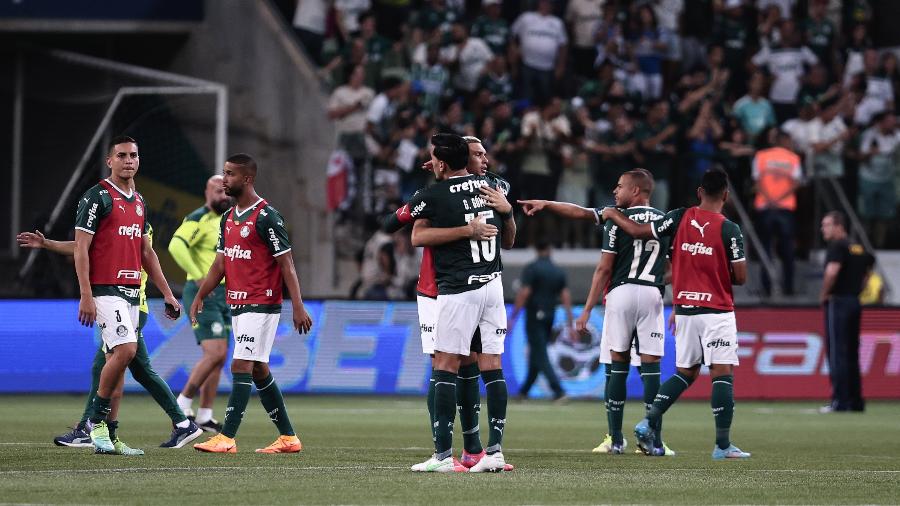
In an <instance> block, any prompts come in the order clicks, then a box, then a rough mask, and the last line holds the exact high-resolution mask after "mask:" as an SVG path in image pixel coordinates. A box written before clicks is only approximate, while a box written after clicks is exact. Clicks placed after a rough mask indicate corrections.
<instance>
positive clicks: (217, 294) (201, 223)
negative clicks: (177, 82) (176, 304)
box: [169, 175, 231, 433]
mask: <svg viewBox="0 0 900 506" xmlns="http://www.w3.org/2000/svg"><path fill="white" fill-rule="evenodd" d="M204 196H205V197H206V203H205V204H204V205H203V207H201V208H199V209H197V210H195V211H194V212H192V213H191V214H189V215H187V216H186V217H185V218H184V221H183V222H182V223H181V226H180V227H178V230H176V231H175V234H174V235H173V236H172V240H171V241H170V242H169V253H171V254H172V258H174V259H175V262H176V263H177V264H178V266H179V267H181V268H182V269H184V271H185V272H186V273H187V282H185V284H184V307H191V304H193V302H194V298H195V297H196V296H197V289H198V287H199V286H200V284H201V283H203V278H204V277H205V276H206V273H207V272H209V268H210V266H211V265H212V263H213V261H214V260H215V259H216V243H217V242H218V241H219V224H220V223H221V221H222V214H223V213H225V211H227V210H228V209H229V208H230V207H231V199H230V198H228V196H227V195H225V188H224V187H223V186H222V176H221V175H215V176H212V177H211V178H209V180H208V181H207V182H206V191H205V192H204ZM230 332H231V310H230V309H229V308H228V304H227V303H226V302H225V282H224V280H223V281H222V283H219V286H217V287H216V288H215V289H214V290H213V291H212V293H210V294H209V296H207V297H206V300H204V301H203V312H202V313H200V314H199V315H198V316H197V325H196V326H194V336H195V337H196V338H197V344H199V345H200V348H201V349H202V350H203V356H202V357H201V358H200V360H199V361H198V362H197V363H196V364H194V367H193V369H191V375H190V377H188V380H187V383H185V385H184V388H183V389H182V390H181V394H179V395H178V406H179V407H180V408H181V409H182V411H184V412H185V414H187V415H188V418H193V419H194V422H196V423H197V425H198V426H199V427H200V428H201V429H203V430H204V431H206V432H213V433H215V432H219V431H220V430H222V425H221V424H220V423H219V422H218V421H217V420H216V419H214V418H213V403H214V402H215V400H216V393H217V392H218V387H219V375H220V374H221V373H222V366H224V365H225V359H226V358H227V355H228V337H229V336H230ZM198 390H199V391H200V408H199V409H198V410H197V416H196V418H194V417H193V414H194V412H193V409H192V404H193V398H194V395H195V394H196V393H197V391H198Z"/></svg>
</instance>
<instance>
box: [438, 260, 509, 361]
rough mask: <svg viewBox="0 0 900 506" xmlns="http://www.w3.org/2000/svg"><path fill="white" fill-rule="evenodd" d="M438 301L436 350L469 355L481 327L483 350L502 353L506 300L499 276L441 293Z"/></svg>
mask: <svg viewBox="0 0 900 506" xmlns="http://www.w3.org/2000/svg"><path fill="white" fill-rule="evenodd" d="M437 302H438V323H437V328H436V329H435V330H436V334H435V338H434V349H435V351H442V352H444V353H454V354H457V355H466V356H468V355H469V353H471V346H472V336H473V335H474V334H475V329H481V352H482V353H488V354H492V355H500V354H501V353H503V341H504V340H505V339H506V306H505V305H504V303H503V281H502V280H501V279H500V277H499V276H498V277H497V278H494V279H493V280H491V281H490V282H488V284H486V285H484V286H482V287H481V288H476V289H475V290H470V291H468V292H462V293H454V294H449V295H438V298H437Z"/></svg>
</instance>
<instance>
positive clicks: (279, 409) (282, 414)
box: [253, 373, 294, 436]
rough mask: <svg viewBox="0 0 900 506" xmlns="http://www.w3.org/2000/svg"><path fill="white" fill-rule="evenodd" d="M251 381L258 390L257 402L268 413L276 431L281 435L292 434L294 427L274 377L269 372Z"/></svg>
mask: <svg viewBox="0 0 900 506" xmlns="http://www.w3.org/2000/svg"><path fill="white" fill-rule="evenodd" d="M253 382H254V383H255V384H256V391H257V392H259V402H261V403H262V405H263V409H265V410H266V413H268V414H269V419H270V420H272V423H274V424H275V426H276V427H278V433H279V434H281V435H282V436H293V435H294V427H293V426H292V425H291V419H290V418H289V417H288V413H287V408H285V406H284V397H283V396H282V395H281V389H279V388H278V383H275V378H273V377H272V374H271V373H270V374H269V375H268V376H267V377H265V378H263V379H261V380H259V381H256V380H254V381H253Z"/></svg>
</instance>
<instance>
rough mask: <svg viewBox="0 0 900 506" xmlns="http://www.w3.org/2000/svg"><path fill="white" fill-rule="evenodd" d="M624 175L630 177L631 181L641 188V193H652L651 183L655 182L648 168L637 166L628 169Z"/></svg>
mask: <svg viewBox="0 0 900 506" xmlns="http://www.w3.org/2000/svg"><path fill="white" fill-rule="evenodd" d="M624 175H626V176H628V177H629V178H631V182H632V183H634V185H635V186H637V187H638V188H640V189H641V193H646V194H647V195H650V194H651V193H653V185H654V184H655V183H654V181H653V174H652V173H651V172H650V171H649V170H647V169H641V168H637V169H633V170H629V171H628V172H626V173H625V174H624Z"/></svg>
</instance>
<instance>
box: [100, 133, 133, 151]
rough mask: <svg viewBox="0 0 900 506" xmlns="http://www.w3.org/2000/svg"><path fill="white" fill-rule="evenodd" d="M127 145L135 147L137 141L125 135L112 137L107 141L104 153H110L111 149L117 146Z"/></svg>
mask: <svg viewBox="0 0 900 506" xmlns="http://www.w3.org/2000/svg"><path fill="white" fill-rule="evenodd" d="M128 143H131V144H134V145H135V146H137V141H136V140H134V138H132V137H129V136H127V135H117V136H115V137H113V138H112V140H111V141H109V145H108V146H107V149H106V152H107V153H112V150H113V148H115V147H116V146H118V145H119V144H128Z"/></svg>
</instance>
